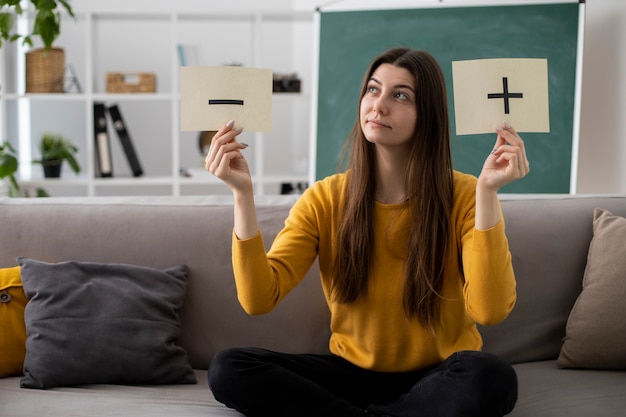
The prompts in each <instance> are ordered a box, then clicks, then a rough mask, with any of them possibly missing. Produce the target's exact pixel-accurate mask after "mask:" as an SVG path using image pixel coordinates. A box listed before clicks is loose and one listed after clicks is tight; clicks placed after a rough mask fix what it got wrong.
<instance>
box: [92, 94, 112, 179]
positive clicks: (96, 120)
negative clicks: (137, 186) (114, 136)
mask: <svg viewBox="0 0 626 417" xmlns="http://www.w3.org/2000/svg"><path fill="white" fill-rule="evenodd" d="M93 130H94V140H95V145H96V146H95V148H96V164H97V172H96V175H98V176H100V177H112V176H113V164H112V162H111V143H110V141H109V132H108V130H107V119H106V108H105V106H104V104H103V103H94V104H93Z"/></svg>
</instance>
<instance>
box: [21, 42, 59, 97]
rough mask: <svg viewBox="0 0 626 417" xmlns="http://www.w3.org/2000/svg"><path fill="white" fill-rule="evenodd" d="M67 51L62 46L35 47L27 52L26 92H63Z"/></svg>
mask: <svg viewBox="0 0 626 417" xmlns="http://www.w3.org/2000/svg"><path fill="white" fill-rule="evenodd" d="M64 78H65V51H64V50H63V49H60V48H50V49H49V50H47V51H46V50H44V49H43V48H39V49H33V50H30V51H28V52H27V53H26V92H27V93H62V92H63V90H64V88H63V83H64Z"/></svg>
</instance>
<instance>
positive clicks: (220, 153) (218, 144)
mask: <svg viewBox="0 0 626 417" xmlns="http://www.w3.org/2000/svg"><path fill="white" fill-rule="evenodd" d="M242 131H243V128H235V121H234V120H231V121H229V122H228V123H226V124H225V125H224V126H222V127H221V128H220V129H219V130H218V131H217V133H216V134H215V136H213V140H212V141H211V146H210V147H209V152H208V154H207V156H206V159H205V167H206V169H207V171H209V172H211V173H212V174H213V175H215V176H216V177H217V178H219V179H221V180H222V181H224V183H226V185H228V187H229V188H230V189H231V190H232V191H233V192H244V193H245V192H252V178H251V176H250V169H249V167H248V162H247V161H246V159H245V158H244V157H243V155H242V154H241V151H242V150H243V149H246V148H247V147H248V145H247V144H245V143H241V142H238V141H237V136H238V135H239V134H240V133H241V132H242Z"/></svg>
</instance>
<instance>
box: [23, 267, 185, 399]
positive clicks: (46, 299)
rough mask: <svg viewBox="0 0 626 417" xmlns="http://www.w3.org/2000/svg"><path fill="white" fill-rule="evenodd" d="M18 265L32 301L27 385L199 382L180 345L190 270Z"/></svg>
mask: <svg viewBox="0 0 626 417" xmlns="http://www.w3.org/2000/svg"><path fill="white" fill-rule="evenodd" d="M18 262H19V264H20V266H21V267H22V270H21V272H22V281H23V285H24V292H25V293H26V295H27V296H28V297H29V299H30V300H29V302H28V304H27V305H26V309H25V317H24V318H25V322H26V334H27V339H26V358H25V360H24V377H23V378H22V380H21V386H22V387H25V388H51V387H57V386H73V385H82V384H98V383H108V384H172V383H195V382H196V380H195V376H194V373H193V370H192V369H191V366H190V365H189V361H188V359H187V354H186V352H185V351H184V350H183V349H182V348H181V347H180V346H178V345H177V339H178V336H179V334H180V323H179V316H178V311H179V309H180V308H181V307H182V304H183V299H184V296H185V292H186V286H187V268H186V266H183V265H179V266H175V267H171V268H168V269H164V270H158V269H153V268H147V267H140V266H134V265H125V264H102V263H95V262H76V261H68V262H60V263H46V262H41V261H36V260H33V259H29V258H18Z"/></svg>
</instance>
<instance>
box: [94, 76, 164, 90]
mask: <svg viewBox="0 0 626 417" xmlns="http://www.w3.org/2000/svg"><path fill="white" fill-rule="evenodd" d="M106 78H107V93H154V92H156V76H155V75H154V74H152V73H149V72H107V74H106Z"/></svg>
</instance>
